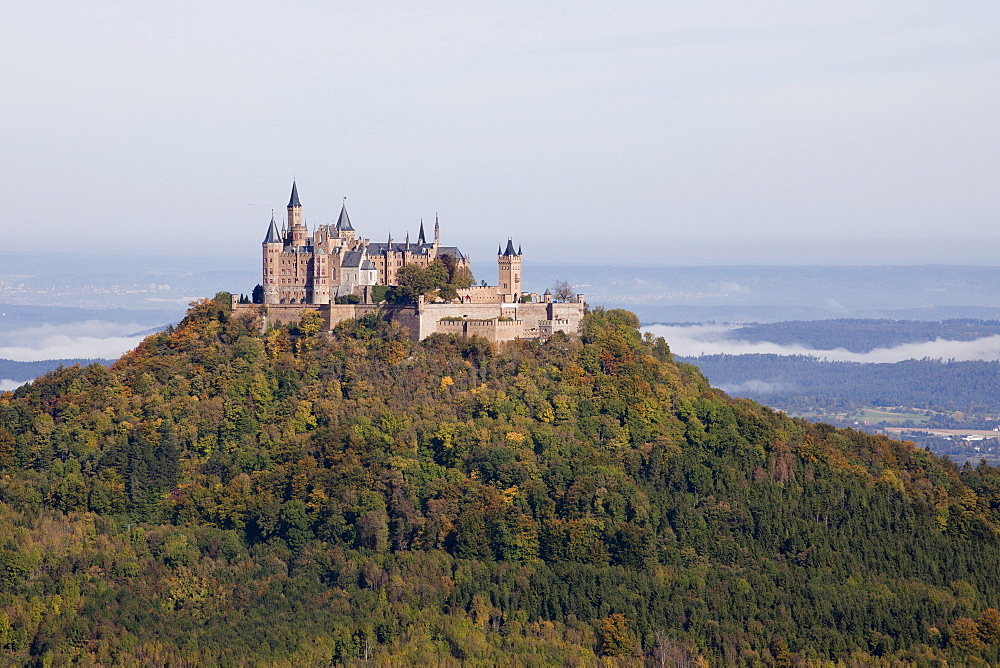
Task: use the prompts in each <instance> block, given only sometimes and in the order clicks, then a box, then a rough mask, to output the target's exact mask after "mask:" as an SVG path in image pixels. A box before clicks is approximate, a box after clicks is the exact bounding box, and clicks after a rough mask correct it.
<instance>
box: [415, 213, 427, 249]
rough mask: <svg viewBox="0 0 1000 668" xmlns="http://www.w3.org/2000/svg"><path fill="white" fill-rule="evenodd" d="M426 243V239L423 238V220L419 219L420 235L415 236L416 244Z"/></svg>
mask: <svg viewBox="0 0 1000 668" xmlns="http://www.w3.org/2000/svg"><path fill="white" fill-rule="evenodd" d="M426 242H427V239H426V238H425V237H424V219H423V218H421V219H420V234H418V235H417V243H418V244H423V243H426Z"/></svg>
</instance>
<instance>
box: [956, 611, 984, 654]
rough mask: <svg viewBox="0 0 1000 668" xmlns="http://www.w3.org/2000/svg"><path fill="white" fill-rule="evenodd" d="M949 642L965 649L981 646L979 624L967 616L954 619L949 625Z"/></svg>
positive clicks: (969, 649)
mask: <svg viewBox="0 0 1000 668" xmlns="http://www.w3.org/2000/svg"><path fill="white" fill-rule="evenodd" d="M951 644H952V645H954V646H955V647H957V648H959V649H964V650H965V651H971V650H975V649H979V648H980V647H981V646H982V641H981V640H980V635H979V624H976V622H975V621H973V620H972V619H970V618H968V617H959V618H958V619H956V620H955V625H954V626H952V627H951Z"/></svg>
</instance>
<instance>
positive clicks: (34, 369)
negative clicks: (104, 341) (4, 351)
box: [0, 359, 114, 381]
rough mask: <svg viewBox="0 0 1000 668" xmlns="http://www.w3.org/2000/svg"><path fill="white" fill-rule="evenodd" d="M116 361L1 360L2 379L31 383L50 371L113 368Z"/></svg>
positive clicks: (0, 371) (0, 373) (0, 372)
mask: <svg viewBox="0 0 1000 668" xmlns="http://www.w3.org/2000/svg"><path fill="white" fill-rule="evenodd" d="M113 362H114V360H111V359H61V360H38V361H35V362H15V361H14V360H8V359H0V378H2V379H4V380H17V381H29V380H34V379H35V378H38V377H39V376H44V375H45V374H47V373H49V372H50V371H55V370H56V369H58V368H59V367H61V366H63V367H66V366H73V365H74V364H79V365H80V366H88V365H91V364H103V365H104V366H111V364H112V363H113Z"/></svg>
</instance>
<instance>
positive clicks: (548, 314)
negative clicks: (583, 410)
mask: <svg viewBox="0 0 1000 668" xmlns="http://www.w3.org/2000/svg"><path fill="white" fill-rule="evenodd" d="M262 248H263V280H262V282H261V285H259V286H258V287H257V289H256V290H254V299H253V301H254V303H255V304H258V305H263V306H264V307H266V308H261V306H254V305H253V304H246V303H239V302H238V300H237V299H236V298H235V297H234V300H233V306H234V309H235V310H236V311H242V310H253V311H255V312H256V311H258V310H259V311H260V312H263V313H264V314H265V318H266V320H267V321H268V322H271V323H275V324H289V323H293V322H297V321H298V319H299V318H300V317H301V314H302V312H303V311H305V310H307V309H314V310H316V311H318V312H319V313H320V315H321V316H322V317H323V319H324V322H325V323H326V326H327V328H329V329H332V328H333V327H334V326H336V325H337V323H339V322H341V321H343V320H347V319H350V318H358V317H361V316H363V315H366V314H367V313H373V312H377V313H380V314H381V315H382V317H384V318H386V319H387V320H391V321H394V322H397V323H398V324H399V325H400V326H402V327H403V328H404V329H405V330H406V331H407V332H409V334H410V336H411V338H413V339H422V338H425V337H426V336H429V335H431V334H433V333H435V332H442V333H454V334H459V335H461V336H473V335H478V336H483V337H485V338H487V339H488V340H490V341H491V342H494V343H498V342H502V341H511V340H514V339H519V338H541V339H547V338H549V337H550V336H552V334H553V333H554V332H556V331H563V332H576V331H578V329H579V325H580V320H581V318H582V317H583V309H584V302H583V295H576V296H575V298H574V299H572V300H568V301H565V302H556V301H553V299H552V294H551V293H550V292H549V291H548V290H546V291H545V293H544V294H543V295H537V294H527V293H524V292H523V291H522V282H521V260H522V253H521V249H520V248H518V249H517V250H514V244H513V242H512V241H511V240H510V239H508V240H507V246H506V248H504V247H500V248H498V249H497V278H498V281H497V285H493V286H488V285H480V286H475V285H473V286H470V287H467V288H459V289H457V290H456V291H455V294H457V296H456V297H454V298H452V299H450V300H446V299H441V298H436V299H433V300H430V301H428V299H427V298H425V297H424V296H423V295H420V296H418V297H417V299H416V303H413V304H386V303H385V302H382V303H380V304H376V303H374V294H375V292H376V290H375V289H374V288H375V287H376V286H380V285H381V286H390V287H391V286H397V285H399V274H400V271H401V270H402V269H403V267H406V266H409V265H416V266H418V267H423V268H426V267H429V266H430V265H431V264H433V263H434V262H435V261H438V260H439V261H441V262H442V263H443V264H444V265H445V266H446V267H447V269H448V271H449V274H452V275H453V274H454V273H455V272H469V274H468V275H469V276H471V270H470V263H469V258H468V256H466V255H465V254H463V253H462V251H461V250H459V249H458V248H457V247H455V246H443V245H441V226H440V224H439V222H438V220H437V218H436V217H435V221H434V238H433V241H428V240H427V238H426V235H425V233H424V224H423V221H421V223H420V231H419V233H418V234H417V240H416V242H413V243H411V242H410V237H409V234H407V235H406V237H405V239H404V241H403V242H402V243H400V242H395V241H393V239H392V235H391V234H390V235H389V237H388V240H387V241H386V242H373V241H371V240H370V239H365V238H357V237H356V236H355V229H354V226H353V225H352V224H351V219H350V216H348V214H347V204H346V202H345V203H344V204H343V205H342V207H341V210H340V216H339V217H338V219H337V222H336V223H335V224H328V225H320V226H319V227H317V228H315V229H314V231H313V234H312V235H310V234H309V228H308V227H307V225H306V223H305V218H304V217H303V215H302V203H301V202H300V200H299V192H298V186H297V184H296V183H295V182H294V181H293V182H292V193H291V197H290V198H289V201H288V213H287V219H286V221H285V224H284V225H283V226H282V228H281V229H280V230H279V228H278V224H277V223H276V222H275V220H274V214H272V215H271V222H270V225H269V226H268V228H267V233H266V235H265V236H264V241H263V243H262Z"/></svg>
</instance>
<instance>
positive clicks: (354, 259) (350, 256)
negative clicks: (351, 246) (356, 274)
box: [340, 251, 365, 268]
mask: <svg viewBox="0 0 1000 668" xmlns="http://www.w3.org/2000/svg"><path fill="white" fill-rule="evenodd" d="M364 259H365V254H364V253H362V252H361V251H347V252H346V253H344V257H343V259H341V261H340V266H341V267H351V268H353V267H360V266H361V263H362V262H363V261H364Z"/></svg>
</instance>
